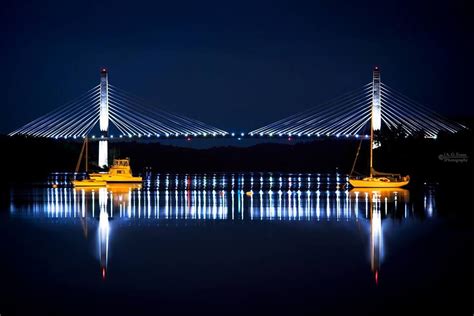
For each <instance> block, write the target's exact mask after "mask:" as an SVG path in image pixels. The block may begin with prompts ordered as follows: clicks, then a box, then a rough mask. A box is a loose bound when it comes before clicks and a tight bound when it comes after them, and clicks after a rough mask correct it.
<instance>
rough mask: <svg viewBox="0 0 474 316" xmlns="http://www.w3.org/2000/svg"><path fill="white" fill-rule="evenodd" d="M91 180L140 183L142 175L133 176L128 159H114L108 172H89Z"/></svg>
mask: <svg viewBox="0 0 474 316" xmlns="http://www.w3.org/2000/svg"><path fill="white" fill-rule="evenodd" d="M89 177H90V179H91V180H94V181H105V182H106V183H107V184H108V183H141V182H142V181H143V179H142V177H134V176H133V175H132V169H131V168H130V159H128V158H125V159H114V162H113V164H112V166H110V169H109V171H108V172H99V173H91V174H89Z"/></svg>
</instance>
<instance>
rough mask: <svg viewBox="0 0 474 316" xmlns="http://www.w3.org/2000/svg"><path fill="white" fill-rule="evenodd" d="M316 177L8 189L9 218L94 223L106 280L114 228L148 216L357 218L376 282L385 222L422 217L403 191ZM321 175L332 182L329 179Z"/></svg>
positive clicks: (429, 205)
mask: <svg viewBox="0 0 474 316" xmlns="http://www.w3.org/2000/svg"><path fill="white" fill-rule="evenodd" d="M316 177H317V178H318V180H317V181H314V182H313V181H312V179H313V180H315V179H316ZM320 177H321V176H319V175H317V176H316V175H313V176H311V177H310V176H297V177H293V176H288V177H287V178H286V180H285V178H284V177H283V176H280V177H275V176H273V175H269V176H265V177H264V176H260V177H254V176H251V177H249V176H241V175H232V176H225V177H219V176H216V175H211V176H205V175H204V176H203V175H197V176H191V175H185V176H179V178H178V176H176V177H173V176H171V175H163V176H161V177H158V179H157V180H156V182H155V183H154V185H152V184H151V183H148V184H147V183H145V185H144V186H143V187H142V186H140V185H119V184H117V185H113V186H108V187H104V188H67V187H63V188H47V189H41V190H38V192H37V194H35V196H34V202H33V203H30V204H28V205H23V204H22V203H21V198H18V199H17V200H16V199H15V196H16V195H15V194H12V201H11V209H10V212H11V215H12V216H31V217H33V218H51V219H54V220H55V222H57V223H60V222H61V220H63V221H71V220H73V221H80V223H81V224H82V225H83V228H84V233H85V236H87V231H88V229H89V228H88V227H89V226H94V225H97V232H98V249H99V257H100V267H101V273H102V277H103V278H105V275H106V272H107V266H108V250H109V239H110V238H112V237H113V236H112V235H111V232H112V230H113V228H114V227H118V226H130V225H141V224H142V223H144V222H148V223H151V222H153V221H155V222H156V223H157V224H159V223H160V222H161V221H174V222H175V223H176V225H179V224H180V223H185V225H192V223H194V222H195V223H205V222H206V221H268V222H271V221H294V222H298V221H316V222H318V221H320V222H322V221H344V222H357V223H358V225H360V226H362V227H364V228H365V231H366V233H367V240H369V241H370V242H369V244H370V246H369V248H370V262H371V269H372V272H373V274H374V278H375V282H376V283H378V280H379V272H380V266H381V264H382V261H383V257H384V243H383V232H384V227H383V226H384V225H383V223H384V222H385V221H386V220H390V221H393V220H397V221H403V220H405V219H407V218H410V217H413V216H420V214H419V213H415V211H414V207H413V204H412V203H411V202H410V192H409V191H408V190H405V189H400V188H398V189H352V190H350V191H349V190H340V189H338V188H340V187H342V185H339V184H338V183H335V184H336V185H333V188H332V189H330V188H329V186H328V185H327V182H326V183H321V182H318V181H319V179H320ZM321 178H323V177H321ZM323 180H327V181H330V179H329V176H328V177H327V179H323ZM337 181H339V176H338V180H337ZM333 184H334V183H333ZM435 209H436V204H435V199H434V191H432V190H431V191H427V192H426V193H425V197H424V209H423V212H422V214H423V215H422V216H427V217H430V216H432V215H433V213H434V212H435ZM87 223H89V225H88V224H87Z"/></svg>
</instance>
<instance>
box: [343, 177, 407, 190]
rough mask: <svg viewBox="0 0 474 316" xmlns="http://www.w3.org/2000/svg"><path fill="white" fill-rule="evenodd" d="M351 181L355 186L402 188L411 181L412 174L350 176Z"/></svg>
mask: <svg viewBox="0 0 474 316" xmlns="http://www.w3.org/2000/svg"><path fill="white" fill-rule="evenodd" d="M349 183H350V184H351V185H352V186H353V187H355V188H400V187H403V186H405V185H407V184H408V183H410V176H403V177H402V176H400V175H390V176H374V175H371V176H370V177H365V178H362V179H357V178H354V177H350V178H349Z"/></svg>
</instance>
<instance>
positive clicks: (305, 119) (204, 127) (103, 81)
mask: <svg viewBox="0 0 474 316" xmlns="http://www.w3.org/2000/svg"><path fill="white" fill-rule="evenodd" d="M382 124H384V125H385V126H386V127H387V128H388V129H390V130H400V131H403V132H404V133H405V134H406V135H413V134H415V133H419V132H423V133H424V135H425V137H431V138H436V136H437V135H438V133H440V132H448V133H456V132H458V131H460V130H462V129H465V128H466V127H465V126H463V125H461V124H459V123H457V122H454V121H451V120H448V119H446V118H444V117H442V116H441V115H439V114H437V113H435V112H433V111H432V110H430V109H429V108H427V107H425V106H423V105H421V104H420V103H418V102H416V101H414V100H412V99H410V98H409V97H407V96H405V95H403V94H402V93H401V92H399V91H397V90H395V89H393V88H391V87H389V86H388V85H386V84H383V83H382V82H381V77H380V70H379V68H378V67H375V68H374V70H373V77H372V81H371V82H370V83H368V84H366V85H364V86H363V87H361V88H359V89H356V90H354V91H351V92H348V93H346V94H344V95H341V96H339V97H337V98H334V99H332V100H329V101H327V102H325V103H322V104H320V105H318V106H316V107H314V108H311V109H308V110H306V111H303V112H301V113H298V114H295V115H292V116H290V117H288V118H284V119H282V120H279V121H276V122H273V123H270V124H268V125H266V126H264V127H261V128H258V129H255V130H253V131H251V132H249V133H241V134H238V135H235V134H234V133H229V132H227V131H225V130H222V129H220V128H217V127H214V126H211V125H208V124H206V123H203V122H201V121H198V120H195V119H191V118H187V117H184V116H182V115H178V114H174V113H169V112H166V111H163V110H161V109H157V108H156V107H151V106H149V105H147V103H146V102H145V101H143V100H142V99H140V98H139V97H137V96H135V95H133V94H131V93H128V92H126V91H125V90H122V89H120V88H118V87H116V86H113V85H111V84H109V82H108V73H107V70H106V69H102V70H101V72H100V84H99V85H97V86H95V87H93V88H92V89H90V90H89V91H87V92H85V93H84V94H82V95H81V96H79V97H78V98H77V99H75V100H73V101H71V102H69V103H67V104H65V105H63V106H62V107H60V108H58V109H56V110H53V111H52V112H50V113H47V114H45V115H43V116H41V117H39V118H37V119H36V120H33V121H32V122H30V123H28V124H26V125H24V126H22V127H20V128H19V129H17V130H15V131H13V132H11V133H10V134H9V135H10V136H14V135H26V136H33V137H47V138H56V139H68V138H73V139H76V138H85V137H86V136H88V135H90V134H91V132H92V131H93V129H94V128H96V127H97V125H98V127H99V130H100V136H99V137H98V139H99V161H98V163H99V166H107V165H108V140H109V139H112V138H113V137H114V136H113V134H112V133H111V129H115V131H116V132H117V133H118V134H116V135H117V137H119V138H124V137H126V138H132V137H139V138H140V137H150V138H151V137H156V138H159V137H165V138H173V137H177V138H180V137H186V138H189V137H244V136H245V137H263V138H266V137H346V138H349V137H354V138H359V137H366V138H368V135H367V132H366V131H367V130H368V128H369V129H371V130H372V131H377V130H380V129H381V127H382ZM93 138H95V136H93Z"/></svg>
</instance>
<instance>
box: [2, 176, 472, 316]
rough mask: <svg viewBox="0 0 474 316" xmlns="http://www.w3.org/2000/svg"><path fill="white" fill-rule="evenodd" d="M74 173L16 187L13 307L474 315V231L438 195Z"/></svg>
mask: <svg viewBox="0 0 474 316" xmlns="http://www.w3.org/2000/svg"><path fill="white" fill-rule="evenodd" d="M64 178H65V177H62V176H61V175H54V176H53V177H52V178H51V179H50V183H49V186H46V187H22V188H18V187H17V188H12V189H10V190H9V194H10V202H9V204H8V205H7V206H6V207H5V209H2V210H1V213H0V214H1V221H0V223H1V224H0V230H1V234H2V240H3V242H2V243H1V246H0V247H1V248H0V249H1V253H2V256H3V259H2V263H1V268H2V270H1V271H2V285H1V293H0V294H1V297H2V298H1V301H0V302H1V303H2V305H1V306H2V309H3V311H6V312H12V313H13V312H14V311H16V312H28V313H30V312H32V311H34V312H35V313H36V314H55V313H56V314H83V313H93V314H103V313H105V314H108V313H119V314H132V315H133V314H137V313H138V314H140V313H153V314H157V313H160V312H163V313H166V314H169V313H190V312H192V313H198V312H205V313H207V314H222V313H225V314H242V313H250V314H253V313H257V312H263V313H272V314H275V313H277V314H278V313H286V314H294V313H302V312H307V313H310V314H313V313H317V312H323V313H331V314H333V313H351V314H370V313H385V314H389V313H392V312H393V313H399V312H402V311H407V310H413V309H414V308H416V309H422V310H424V311H435V310H437V309H438V308H443V307H449V308H451V309H453V308H459V309H464V310H467V311H469V310H470V309H471V307H472V306H471V303H470V298H471V297H472V292H470V291H471V288H470V282H471V280H469V278H470V277H471V276H472V271H471V263H472V260H471V249H472V248H471V247H472V232H471V231H470V230H469V227H466V226H465V225H461V224H459V223H458V222H459V220H458V219H457V217H456V219H454V220H453V219H452V218H451V217H450V216H449V214H450V210H444V211H443V210H440V209H439V206H438V203H437V201H438V198H437V194H438V193H439V192H438V188H437V187H436V186H432V185H423V186H422V187H421V188H418V189H416V190H415V191H414V190H412V191H410V190H405V189H393V190H360V189H358V190H357V189H353V190H347V189H345V186H344V184H345V183H346V180H347V179H346V178H345V177H344V176H342V175H334V174H290V175H289V174H265V173H253V174H197V175H196V174H161V175H157V176H156V175H149V176H148V177H147V181H146V182H145V183H144V184H143V185H141V186H131V185H111V186H109V187H107V188H94V189H74V188H72V187H70V186H68V183H67V181H65V179H64ZM51 184H55V186H56V187H51V186H50V185H51ZM445 214H447V215H445ZM0 313H2V311H1V310H0ZM2 315H3V313H2ZM5 315H8V313H5Z"/></svg>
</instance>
